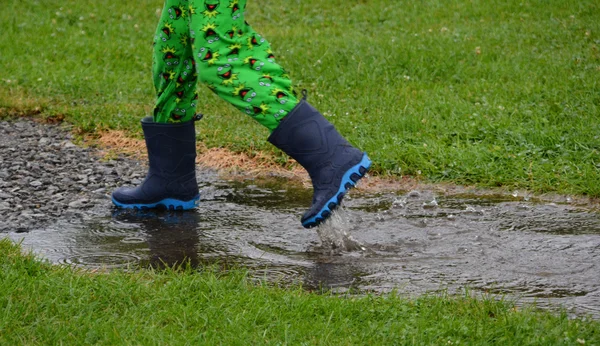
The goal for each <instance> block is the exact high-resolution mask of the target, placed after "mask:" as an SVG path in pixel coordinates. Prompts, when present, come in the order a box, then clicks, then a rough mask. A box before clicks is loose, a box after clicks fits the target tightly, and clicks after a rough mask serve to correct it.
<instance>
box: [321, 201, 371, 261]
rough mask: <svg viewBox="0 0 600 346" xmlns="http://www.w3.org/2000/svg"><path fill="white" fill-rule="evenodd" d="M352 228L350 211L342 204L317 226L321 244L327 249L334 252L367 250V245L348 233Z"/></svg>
mask: <svg viewBox="0 0 600 346" xmlns="http://www.w3.org/2000/svg"><path fill="white" fill-rule="evenodd" d="M351 228H352V225H351V223H350V216H349V215H348V211H347V210H346V209H345V208H344V207H343V206H341V205H340V206H339V207H338V208H337V209H336V210H334V211H333V213H332V214H331V216H330V217H329V219H327V221H325V222H323V223H322V224H321V225H319V227H317V234H318V235H319V238H320V239H321V246H322V247H323V248H324V249H325V250H329V251H330V252H331V253H332V254H340V253H342V252H352V251H365V250H366V248H365V246H363V245H362V244H361V243H360V242H358V241H357V240H356V239H354V238H352V236H351V235H349V234H348V231H349V230H350V229H351Z"/></svg>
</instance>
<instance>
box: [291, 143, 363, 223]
mask: <svg viewBox="0 0 600 346" xmlns="http://www.w3.org/2000/svg"><path fill="white" fill-rule="evenodd" d="M369 168H371V160H370V159H369V157H368V156H367V154H366V153H364V154H363V156H362V159H361V161H360V162H359V163H358V164H356V165H354V166H352V167H351V168H350V169H348V170H347V171H346V172H345V173H344V174H343V175H342V178H341V179H340V180H338V182H339V184H338V185H336V186H333V185H331V186H330V187H329V189H320V190H315V196H314V198H313V204H312V205H311V207H310V209H308V210H307V211H306V212H305V213H304V215H303V216H302V219H301V222H302V226H304V227H305V228H313V227H316V226H318V225H320V224H321V223H323V222H324V221H325V220H327V219H328V218H329V217H330V216H331V213H332V212H333V211H334V210H335V209H336V208H337V207H338V206H339V205H340V204H341V203H342V200H343V199H344V196H345V195H346V193H347V192H348V190H350V189H351V188H353V187H355V186H356V183H357V182H358V181H359V180H360V179H361V178H363V177H364V176H365V174H367V171H368V170H369Z"/></svg>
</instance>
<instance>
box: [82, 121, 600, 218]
mask: <svg viewBox="0 0 600 346" xmlns="http://www.w3.org/2000/svg"><path fill="white" fill-rule="evenodd" d="M85 142H86V144H88V145H93V146H97V147H99V148H100V150H101V153H103V155H105V156H107V157H112V156H114V155H118V154H125V155H128V156H131V157H133V158H136V159H139V160H142V161H143V160H146V157H147V154H146V146H145V143H144V140H143V139H138V138H132V137H129V136H127V134H126V132H125V131H119V130H110V131H102V132H99V133H97V134H95V135H93V136H88V137H86V138H85ZM197 150H198V156H197V158H196V162H197V164H198V165H200V166H202V167H206V168H210V169H214V170H217V171H218V172H219V174H220V175H222V176H224V177H227V178H229V179H236V178H239V179H245V178H247V177H248V176H252V177H255V178H265V177H273V176H277V177H285V178H289V179H291V180H292V183H297V184H302V185H304V186H305V187H310V178H309V176H308V174H307V173H306V171H305V170H304V169H303V168H302V167H301V166H300V165H298V164H297V163H296V162H295V161H293V160H291V159H290V160H289V161H288V162H287V163H286V166H288V167H290V168H286V167H283V166H282V165H281V164H280V163H278V162H277V160H276V159H275V157H274V156H272V155H269V154H268V153H258V154H255V155H254V156H252V157H251V156H249V155H247V154H245V153H236V152H233V151H231V150H229V149H227V148H207V147H206V146H205V145H203V144H202V143H199V144H198V146H197ZM358 190H360V191H363V192H368V193H384V192H397V191H412V190H427V191H432V192H435V193H437V194H440V195H445V196H457V195H476V196H498V197H507V196H512V197H513V198H514V199H515V200H523V199H526V200H538V201H545V202H555V203H565V202H568V203H570V204H574V205H580V206H587V207H590V208H593V209H600V199H598V198H590V197H587V196H567V195H561V194H556V193H548V194H534V193H531V192H529V191H526V190H522V189H521V190H518V191H515V189H509V188H482V187H477V186H462V185H456V184H452V183H429V182H426V181H424V180H423V179H420V178H415V177H409V176H401V177H390V176H380V175H377V174H369V176H368V179H363V181H361V183H360V185H359V187H358Z"/></svg>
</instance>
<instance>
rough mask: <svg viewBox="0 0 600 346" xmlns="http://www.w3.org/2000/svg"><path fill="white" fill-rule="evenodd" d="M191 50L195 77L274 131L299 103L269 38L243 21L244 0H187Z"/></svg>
mask: <svg viewBox="0 0 600 346" xmlns="http://www.w3.org/2000/svg"><path fill="white" fill-rule="evenodd" d="M189 3H190V8H189V16H190V17H189V19H190V30H191V38H192V51H193V54H194V59H195V61H196V67H197V70H198V74H199V76H200V80H201V81H202V82H203V83H205V84H206V85H207V86H208V87H209V88H210V89H211V90H212V91H214V92H215V93H216V94H217V95H219V96H220V97H221V98H222V99H224V100H225V101H227V102H229V103H231V104H233V105H234V106H235V107H237V108H238V109H240V110H241V111H242V112H244V113H246V114H247V115H250V116H251V117H253V118H254V119H256V120H257V121H258V122H259V123H261V124H262V125H264V126H266V127H267V128H268V129H269V130H271V131H273V130H274V129H275V128H277V126H278V125H279V122H280V121H281V120H282V119H283V118H284V117H285V116H286V115H287V114H288V113H289V112H290V111H291V110H292V109H294V107H296V105H297V104H298V99H297V98H296V96H295V93H294V91H293V89H292V82H291V81H290V79H289V76H288V75H287V73H286V72H285V70H284V69H283V68H282V67H281V66H279V65H278V64H277V63H276V62H275V57H274V55H273V53H272V51H271V47H270V45H269V43H268V42H267V41H266V40H265V39H264V38H262V37H261V36H260V35H259V34H257V33H256V32H255V31H254V30H253V29H252V28H251V27H250V26H249V25H248V24H247V23H246V22H245V21H244V9H245V7H246V0H190V1H189Z"/></svg>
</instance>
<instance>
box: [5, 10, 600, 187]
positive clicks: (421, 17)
mask: <svg viewBox="0 0 600 346" xmlns="http://www.w3.org/2000/svg"><path fill="white" fill-rule="evenodd" d="M160 7H161V1H159V0H152V1H149V0H143V1H138V2H137V3H136V6H130V5H128V4H126V3H123V2H114V3H110V4H107V3H104V2H92V1H75V0H67V1H63V2H60V3H56V4H55V3H50V2H42V1H30V2H26V3H23V2H22V1H15V0H8V1H5V3H3V8H4V11H2V13H0V21H1V22H2V23H5V26H4V30H3V35H1V37H0V51H1V52H2V54H0V66H2V69H0V114H4V115H6V114H11V113H12V114H19V113H22V112H19V111H15V108H17V109H18V108H26V110H27V109H31V110H33V111H34V112H36V113H40V111H41V116H46V117H57V116H58V117H60V118H62V117H64V118H65V119H66V120H67V121H69V122H71V123H73V124H75V125H76V126H77V128H79V129H80V130H82V131H95V130H97V129H99V128H116V129H125V130H127V131H129V132H130V133H131V134H133V135H135V136H139V135H140V132H139V131H140V129H139V127H138V120H139V119H140V117H142V116H143V115H147V114H150V112H151V108H152V100H153V87H152V85H151V78H150V66H151V57H150V53H151V40H152V35H153V32H154V28H155V25H156V20H157V17H156V13H155V12H156V11H157V10H158V9H159V8H160ZM23 13H26V14H27V15H20V14H23ZM598 16H600V3H599V2H597V1H594V0H584V1H566V2H565V1H558V0H552V1H530V2H522V1H515V0H510V1H505V2H502V3H499V2H492V3H490V2H485V1H458V0H454V1H435V0H427V1H424V2H420V3H418V4H417V3H413V2H410V1H404V0H402V1H389V0H388V1H384V0H375V1H368V2H365V1H358V0H353V1H349V2H348V1H346V0H333V1H327V2H316V1H293V2H292V3H290V2H289V1H284V0H266V1H263V2H261V4H260V6H259V5H258V4H255V3H253V2H252V1H250V3H249V8H248V20H249V21H250V22H251V23H252V24H253V26H254V27H255V28H256V29H257V30H258V31H260V32H261V33H263V34H264V35H265V36H266V37H267V38H268V39H269V40H270V41H271V43H272V45H273V46H274V49H275V51H276V52H278V58H279V61H280V63H281V64H282V65H284V66H285V67H286V68H287V69H288V70H289V72H290V73H291V75H292V77H293V79H294V80H295V82H296V85H297V87H298V88H299V89H302V88H306V89H308V90H309V93H310V101H311V102H312V103H314V104H316V105H317V106H318V108H319V109H320V110H321V111H322V112H323V113H324V114H326V115H327V117H328V118H329V119H331V121H332V122H333V123H335V125H336V126H337V127H338V128H339V129H340V131H341V132H343V133H344V134H345V135H347V137H348V138H349V140H350V141H351V142H353V143H355V144H356V145H358V146H360V147H361V148H364V149H365V150H366V151H368V152H369V153H370V155H371V156H372V158H373V159H374V161H375V167H374V168H375V170H376V171H377V172H379V173H382V174H392V175H402V174H406V175H412V176H417V177H423V178H425V179H427V180H429V181H434V182H436V181H451V182H455V183H459V184H478V185H481V186H505V187H508V188H526V189H529V190H531V191H535V192H546V191H558V192H561V193H575V194H587V195H590V196H600V174H599V171H600V152H599V151H600V137H599V135H598V134H599V133H600V121H598V120H599V116H600V112H599V107H600V85H599V83H598V80H600V79H599V77H600V51H599V46H600V21H598V20H597V18H598ZM201 99H202V100H204V102H202V103H203V104H201V106H200V109H199V110H200V111H202V112H203V113H206V114H208V116H207V117H206V119H205V120H204V121H203V122H202V123H201V125H199V127H198V128H199V139H200V140H201V141H203V142H204V143H206V145H207V146H208V147H209V148H211V147H222V146H226V147H229V148H230V149H233V150H234V151H240V152H246V153H249V154H252V153H255V152H257V151H258V150H260V151H267V152H273V151H274V149H273V148H272V147H271V146H270V145H269V144H268V143H266V141H265V139H266V137H267V135H268V133H267V132H266V130H265V129H263V128H262V127H260V125H258V124H255V123H254V122H253V120H252V119H250V118H249V117H245V116H243V115H241V114H238V111H237V110H235V109H233V108H232V107H231V106H229V105H227V104H225V103H224V102H223V101H221V100H219V99H218V98H217V97H216V96H214V95H212V93H210V92H208V91H207V90H206V89H205V88H202V89H201ZM276 153H277V154H278V155H281V153H279V152H276ZM280 157H281V156H280ZM281 162H284V160H283V159H282V160H281Z"/></svg>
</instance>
